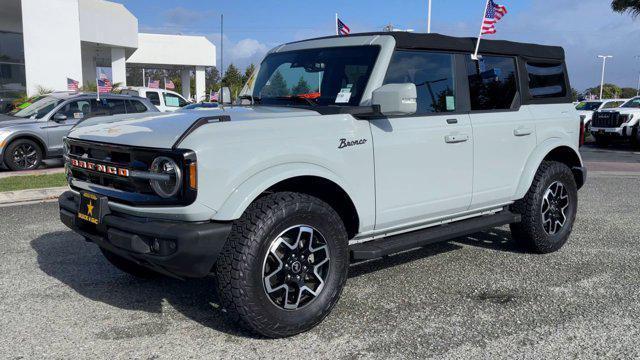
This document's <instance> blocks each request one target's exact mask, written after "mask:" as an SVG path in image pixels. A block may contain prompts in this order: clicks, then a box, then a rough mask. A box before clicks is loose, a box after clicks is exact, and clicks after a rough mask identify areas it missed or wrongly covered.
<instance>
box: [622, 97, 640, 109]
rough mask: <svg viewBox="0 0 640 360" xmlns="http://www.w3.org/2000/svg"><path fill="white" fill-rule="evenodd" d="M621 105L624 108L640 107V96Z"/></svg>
mask: <svg viewBox="0 0 640 360" xmlns="http://www.w3.org/2000/svg"><path fill="white" fill-rule="evenodd" d="M621 107H623V108H640V98H633V99H631V100H629V101H627V102H626V103H624V105H622V106H621Z"/></svg>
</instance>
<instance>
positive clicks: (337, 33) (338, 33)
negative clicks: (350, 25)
mask: <svg viewBox="0 0 640 360" xmlns="http://www.w3.org/2000/svg"><path fill="white" fill-rule="evenodd" d="M336 35H338V36H340V28H339V27H338V13H336Z"/></svg>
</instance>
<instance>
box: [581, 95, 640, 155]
mask: <svg viewBox="0 0 640 360" xmlns="http://www.w3.org/2000/svg"><path fill="white" fill-rule="evenodd" d="M639 123H640V97H635V98H633V99H631V100H629V101H627V102H625V103H624V104H622V105H621V106H620V107H619V108H615V109H605V110H599V111H596V112H595V113H594V114H593V120H592V121H591V129H590V131H591V135H593V137H594V138H595V139H596V144H597V145H599V146H606V145H608V144H609V143H610V142H611V141H614V140H624V141H629V142H631V144H632V145H633V146H638V144H640V142H639V141H638V136H639V134H638V126H639Z"/></svg>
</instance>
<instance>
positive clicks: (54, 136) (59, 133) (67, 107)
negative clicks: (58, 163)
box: [45, 99, 95, 156]
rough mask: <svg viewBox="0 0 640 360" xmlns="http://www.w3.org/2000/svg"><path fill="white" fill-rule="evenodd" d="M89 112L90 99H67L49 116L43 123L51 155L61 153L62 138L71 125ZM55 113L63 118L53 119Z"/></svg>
mask: <svg viewBox="0 0 640 360" xmlns="http://www.w3.org/2000/svg"><path fill="white" fill-rule="evenodd" d="M94 101H95V100H94ZM90 113H91V100H90V99H86V100H75V101H69V102H68V103H66V104H64V105H62V107H61V108H60V109H58V111H56V112H55V113H54V115H52V116H51V118H50V119H49V121H47V122H46V124H45V127H46V129H47V140H48V143H49V152H50V154H51V155H53V156H57V155H61V154H62V139H63V138H64V137H65V136H67V134H68V133H69V130H71V128H72V127H74V126H75V125H76V124H77V123H78V122H79V121H80V120H82V119H84V118H85V117H87V116H89V114H90ZM56 115H63V116H64V117H65V119H64V120H62V119H60V120H55V118H56Z"/></svg>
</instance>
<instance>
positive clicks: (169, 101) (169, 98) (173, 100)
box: [162, 93, 180, 107]
mask: <svg viewBox="0 0 640 360" xmlns="http://www.w3.org/2000/svg"><path fill="white" fill-rule="evenodd" d="M162 95H163V96H164V104H165V105H166V106H169V107H180V98H179V97H177V96H175V95H173V94H166V93H165V94H162Z"/></svg>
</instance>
